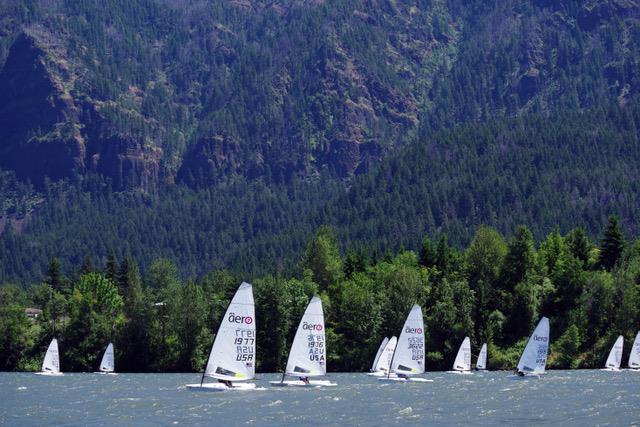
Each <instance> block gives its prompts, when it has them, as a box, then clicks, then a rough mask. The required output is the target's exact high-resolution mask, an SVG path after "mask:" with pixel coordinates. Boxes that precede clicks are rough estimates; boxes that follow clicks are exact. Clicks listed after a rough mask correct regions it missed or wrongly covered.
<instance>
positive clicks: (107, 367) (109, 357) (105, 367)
mask: <svg viewBox="0 0 640 427" xmlns="http://www.w3.org/2000/svg"><path fill="white" fill-rule="evenodd" d="M115 365H116V364H115V358H114V355H113V343H109V345H108V346H107V349H106V350H105V351H104V355H103V356H102V361H101V362H100V370H99V371H98V372H96V373H97V374H105V375H107V374H108V375H118V374H116V373H115V372H114V371H115Z"/></svg>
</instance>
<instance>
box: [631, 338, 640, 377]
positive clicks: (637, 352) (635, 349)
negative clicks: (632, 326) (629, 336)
mask: <svg viewBox="0 0 640 427" xmlns="http://www.w3.org/2000/svg"><path fill="white" fill-rule="evenodd" d="M629 367H630V368H631V369H639V368H640V331H639V332H638V334H637V335H636V339H635V340H634V341H633V345H632V346H631V354H630V355H629Z"/></svg>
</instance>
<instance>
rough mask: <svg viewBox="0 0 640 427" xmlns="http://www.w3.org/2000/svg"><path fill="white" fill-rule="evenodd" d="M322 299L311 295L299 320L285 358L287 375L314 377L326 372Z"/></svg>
mask: <svg viewBox="0 0 640 427" xmlns="http://www.w3.org/2000/svg"><path fill="white" fill-rule="evenodd" d="M326 362H327V355H326V347H325V336H324V313H323V312H322V301H321V300H320V298H318V297H315V296H314V297H313V298H312V299H311V302H309V305H308V306H307V309H306V310H305V312H304V315H303V316H302V319H301V320H300V324H299V325H298V330H297V331H296V336H295V338H294V339H293V344H292V345H291V351H290V352H289V360H287V368H286V371H285V372H286V373H287V375H292V376H298V377H316V376H322V375H325V374H326V373H327V363H326Z"/></svg>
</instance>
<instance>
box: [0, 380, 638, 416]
mask: <svg viewBox="0 0 640 427" xmlns="http://www.w3.org/2000/svg"><path fill="white" fill-rule="evenodd" d="M425 377H427V378H429V379H433V380H434V382H432V383H380V382H379V381H378V380H377V379H376V378H373V377H368V376H366V375H364V374H331V375H330V377H329V378H330V379H331V380H332V381H334V382H337V383H338V386H337V387H333V388H323V389H299V388H288V389H283V388H272V387H269V384H268V381H269V380H274V379H279V375H276V374H264V375H259V376H258V379H257V380H256V384H258V385H259V386H262V387H263V388H264V390H257V391H242V392H241V391H231V392H222V393H211V392H209V393H206V392H193V391H189V390H187V389H185V387H184V385H185V384H187V383H193V382H198V381H199V375H197V374H120V375H118V376H103V375H96V374H65V375H64V376H63V377H42V376H37V375H34V374H28V373H0V425H3V426H5V425H7V426H12V425H16V426H18V425H19V426H43V425H65V426H75V425H81V426H100V425H135V426H155V425H176V426H192V425H213V426H233V425H249V426H276V425H277V426H281V425H291V426H293V425H315V426H324V425H404V424H415V425H433V424H437V425H460V424H468V425H496V424H502V425H509V426H511V425H536V424H542V425H565V426H566V425H576V426H585V425H589V426H591V425H612V426H620V425H640V372H629V371H622V372H601V371H591V370H578V371H549V372H548V374H547V375H546V376H545V377H543V378H541V379H528V380H514V379H510V378H508V373H506V372H486V373H474V374H473V375H448V374H445V373H438V372H430V373H428V374H427V375H425Z"/></svg>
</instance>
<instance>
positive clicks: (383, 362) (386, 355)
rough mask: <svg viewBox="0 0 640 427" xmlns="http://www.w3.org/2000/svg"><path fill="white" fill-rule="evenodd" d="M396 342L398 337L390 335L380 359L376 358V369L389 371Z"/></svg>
mask: <svg viewBox="0 0 640 427" xmlns="http://www.w3.org/2000/svg"><path fill="white" fill-rule="evenodd" d="M397 343H398V338H396V337H391V339H390V340H389V342H388V343H387V345H386V346H385V348H384V351H383V352H382V355H381V356H380V360H378V366H377V367H376V370H377V371H381V372H389V368H391V360H392V359H393V353H394V352H395V351H396V344H397Z"/></svg>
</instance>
